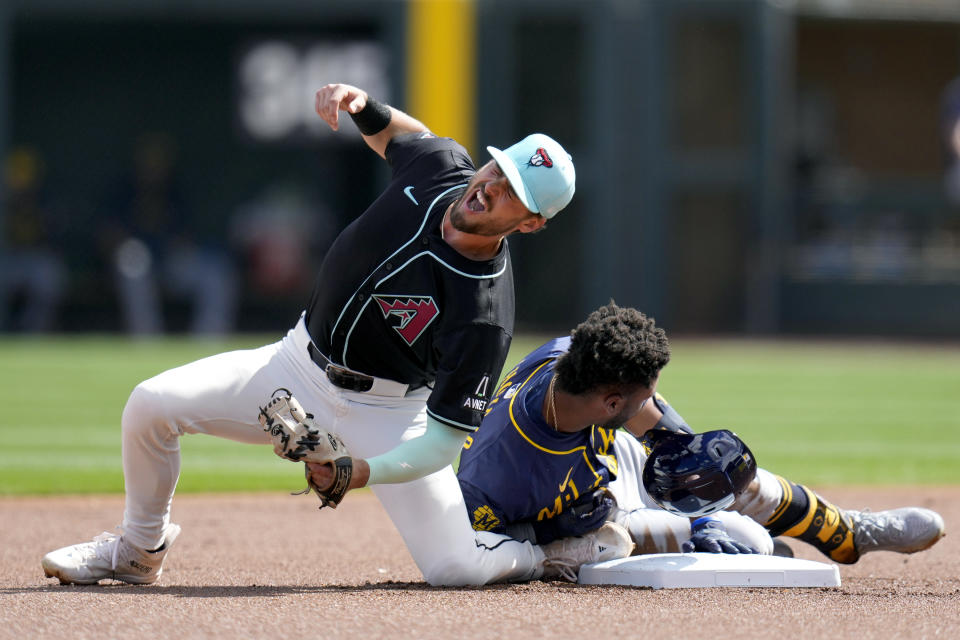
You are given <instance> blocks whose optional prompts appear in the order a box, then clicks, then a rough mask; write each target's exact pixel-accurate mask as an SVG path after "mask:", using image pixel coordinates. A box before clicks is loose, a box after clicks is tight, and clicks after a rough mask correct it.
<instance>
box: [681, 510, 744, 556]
mask: <svg viewBox="0 0 960 640" xmlns="http://www.w3.org/2000/svg"><path fill="white" fill-rule="evenodd" d="M690 534H691V535H690V539H689V540H687V541H686V542H684V543H683V544H682V545H681V546H680V550H681V551H683V552H684V553H691V552H693V551H705V552H707V553H757V550H756V549H754V548H752V547H748V546H747V545H745V544H743V543H741V542H738V541H736V540H734V539H733V538H731V537H730V534H729V533H727V529H726V528H725V527H724V526H723V523H722V522H720V521H719V520H718V519H716V518H710V517H706V516H705V517H703V518H697V519H696V520H694V521H693V522H692V523H691V525H690Z"/></svg>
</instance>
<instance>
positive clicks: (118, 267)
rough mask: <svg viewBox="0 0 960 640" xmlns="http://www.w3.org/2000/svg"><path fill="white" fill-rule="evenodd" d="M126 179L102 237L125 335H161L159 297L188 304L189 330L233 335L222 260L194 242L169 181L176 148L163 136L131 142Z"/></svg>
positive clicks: (230, 277)
mask: <svg viewBox="0 0 960 640" xmlns="http://www.w3.org/2000/svg"><path fill="white" fill-rule="evenodd" d="M133 160H134V164H133V170H132V173H131V174H130V175H129V176H125V177H124V179H123V180H122V181H121V183H120V185H119V187H118V189H117V191H116V193H114V194H112V196H111V199H110V201H109V202H108V206H109V212H108V217H109V222H110V224H109V227H108V229H107V231H106V233H105V235H104V237H105V239H106V241H107V248H108V251H109V255H110V256H111V262H112V265H113V268H114V272H115V276H116V283H117V292H118V295H119V298H120V304H121V308H122V312H123V319H124V322H125V324H126V327H127V329H128V331H129V332H130V333H132V334H134V335H151V334H157V333H161V332H162V331H164V314H163V295H164V294H166V295H169V296H171V297H177V298H187V299H189V301H190V305H191V320H190V327H189V328H190V331H191V333H194V334H197V335H221V334H224V333H227V332H229V331H231V330H232V329H233V325H234V320H235V314H236V304H237V282H236V276H235V273H234V268H233V265H232V262H231V259H230V256H229V255H228V253H227V252H226V251H225V250H223V249H221V248H220V247H216V246H210V245H206V244H204V243H202V242H200V241H198V239H197V238H196V234H195V232H194V231H195V229H194V227H195V226H196V224H195V222H194V220H193V218H192V212H191V211H189V209H188V207H187V206H186V204H185V201H184V198H183V196H182V193H181V191H180V187H179V184H178V182H177V175H176V149H175V144H174V142H173V140H172V139H171V138H170V137H169V136H167V135H165V134H158V133H149V134H144V135H142V136H141V137H140V138H139V139H138V140H137V145H136V148H135V152H134V159H133Z"/></svg>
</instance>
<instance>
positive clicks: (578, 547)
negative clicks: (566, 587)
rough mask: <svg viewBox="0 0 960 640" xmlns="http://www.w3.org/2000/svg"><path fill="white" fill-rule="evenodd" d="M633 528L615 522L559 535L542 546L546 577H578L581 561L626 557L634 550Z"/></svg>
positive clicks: (589, 562) (571, 579)
mask: <svg viewBox="0 0 960 640" xmlns="http://www.w3.org/2000/svg"><path fill="white" fill-rule="evenodd" d="M633 546H634V545H633V539H632V538H631V537H630V532H628V531H627V530H626V529H624V528H623V527H622V526H620V525H619V524H617V523H616V522H605V523H604V525H603V526H602V527H600V528H599V529H597V530H595V531H591V532H590V533H587V534H585V535H582V536H577V537H572V538H560V539H559V540H554V541H553V542H551V543H549V544H545V545H543V546H542V547H540V548H541V549H542V550H543V554H544V556H546V557H545V559H544V561H543V578H544V579H551V578H563V579H564V580H568V581H570V582H576V581H577V572H579V571H580V567H581V565H585V564H591V563H594V562H605V561H607V560H617V559H619V558H626V557H627V556H629V555H630V553H631V552H632V551H633Z"/></svg>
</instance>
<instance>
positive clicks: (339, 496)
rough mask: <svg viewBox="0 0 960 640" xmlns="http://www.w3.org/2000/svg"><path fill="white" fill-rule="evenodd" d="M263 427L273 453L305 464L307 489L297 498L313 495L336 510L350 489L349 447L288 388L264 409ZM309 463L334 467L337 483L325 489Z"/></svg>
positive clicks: (273, 397) (321, 504)
mask: <svg viewBox="0 0 960 640" xmlns="http://www.w3.org/2000/svg"><path fill="white" fill-rule="evenodd" d="M259 420H260V425H261V426H262V427H263V430H264V431H266V432H268V433H269V434H270V438H271V439H272V440H273V451H274V453H276V454H277V455H278V456H280V457H281V458H286V459H287V460H293V461H294V462H303V463H304V470H305V475H306V478H307V488H306V489H304V490H303V491H298V492H296V493H294V494H293V495H300V494H303V493H309V492H310V491H311V490H312V491H313V492H314V493H316V494H317V496H319V498H320V508H321V509H322V508H323V507H327V506H329V507H331V508H334V509H336V508H337V505H338V504H340V501H341V500H343V496H344V494H346V493H347V490H348V489H349V486H350V478H351V477H352V475H353V459H352V458H351V457H350V453H349V452H348V451H347V446H346V445H345V444H344V443H343V440H341V439H340V437H339V436H337V435H336V434H335V433H330V432H328V431H327V430H326V429H323V428H321V427H320V426H319V425H317V423H316V422H314V420H313V415H311V414H309V413H307V412H305V411H304V410H303V407H301V406H300V403H299V402H297V400H296V398H294V397H293V395H291V393H290V392H289V391H288V390H286V389H277V390H276V391H274V392H273V395H272V396H271V398H270V401H269V402H268V403H267V406H265V407H260V415H259ZM307 462H315V463H318V464H329V465H331V467H332V468H333V483H332V484H331V485H330V486H329V487H327V488H326V489H321V488H320V487H319V486H317V484H316V483H314V482H313V480H312V478H311V477H310V469H309V467H307V466H306V463H307Z"/></svg>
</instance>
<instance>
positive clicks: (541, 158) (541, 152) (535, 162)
mask: <svg viewBox="0 0 960 640" xmlns="http://www.w3.org/2000/svg"><path fill="white" fill-rule="evenodd" d="M530 166H532V167H546V168H548V169H549V168H550V167H552V166H553V160H551V159H550V156H548V155H547V150H546V149H544V148H543V147H539V148H538V149H537V152H536V153H534V154H533V155H532V156H530Z"/></svg>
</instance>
